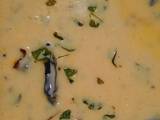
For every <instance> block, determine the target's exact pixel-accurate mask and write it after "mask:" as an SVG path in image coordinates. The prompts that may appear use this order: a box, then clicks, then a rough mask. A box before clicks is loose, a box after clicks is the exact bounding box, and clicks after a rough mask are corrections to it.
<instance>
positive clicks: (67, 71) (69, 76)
mask: <svg viewBox="0 0 160 120" xmlns="http://www.w3.org/2000/svg"><path fill="white" fill-rule="evenodd" d="M77 72H78V71H77V70H76V69H72V68H68V67H67V68H64V73H65V75H66V76H67V79H68V80H69V82H70V83H71V84H72V83H73V82H74V79H73V77H74V76H75V74H76V73H77Z"/></svg>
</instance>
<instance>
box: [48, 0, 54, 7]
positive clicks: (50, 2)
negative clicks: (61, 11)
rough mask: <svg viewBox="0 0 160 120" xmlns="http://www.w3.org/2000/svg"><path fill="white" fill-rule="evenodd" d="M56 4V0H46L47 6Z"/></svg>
mask: <svg viewBox="0 0 160 120" xmlns="http://www.w3.org/2000/svg"><path fill="white" fill-rule="evenodd" d="M55 4H56V0H48V1H47V2H46V5H47V6H54V5H55Z"/></svg>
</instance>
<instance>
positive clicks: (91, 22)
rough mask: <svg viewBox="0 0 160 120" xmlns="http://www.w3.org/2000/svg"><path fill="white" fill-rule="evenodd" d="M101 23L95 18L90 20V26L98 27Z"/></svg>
mask: <svg viewBox="0 0 160 120" xmlns="http://www.w3.org/2000/svg"><path fill="white" fill-rule="evenodd" d="M99 25H100V23H99V22H96V21H95V20H93V19H91V20H90V21H89V26H90V27H94V28H97V27H99Z"/></svg>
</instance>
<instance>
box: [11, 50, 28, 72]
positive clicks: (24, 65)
mask: <svg viewBox="0 0 160 120" xmlns="http://www.w3.org/2000/svg"><path fill="white" fill-rule="evenodd" d="M20 52H21V53H22V57H20V58H19V59H18V60H17V61H16V62H15V63H14V65H13V68H14V69H17V70H21V71H26V70H27V69H28V68H29V64H30V58H29V56H27V51H26V50H25V49H22V48H20Z"/></svg>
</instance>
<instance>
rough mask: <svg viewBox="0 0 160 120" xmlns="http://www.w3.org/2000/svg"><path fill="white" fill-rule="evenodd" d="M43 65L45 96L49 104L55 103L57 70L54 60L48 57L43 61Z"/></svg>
mask: <svg viewBox="0 0 160 120" xmlns="http://www.w3.org/2000/svg"><path fill="white" fill-rule="evenodd" d="M44 67H45V82H44V93H45V94H46V96H47V99H48V101H49V102H50V103H51V104H55V102H56V91H57V85H56V79H57V71H56V61H55V59H53V60H52V59H48V60H46V61H45V62H44Z"/></svg>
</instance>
